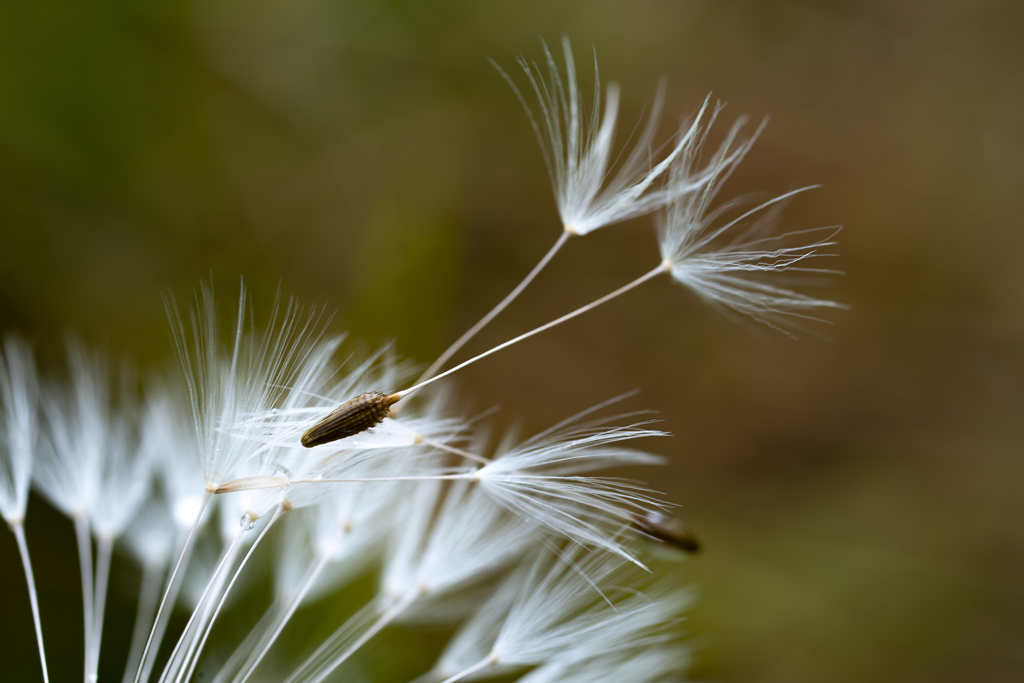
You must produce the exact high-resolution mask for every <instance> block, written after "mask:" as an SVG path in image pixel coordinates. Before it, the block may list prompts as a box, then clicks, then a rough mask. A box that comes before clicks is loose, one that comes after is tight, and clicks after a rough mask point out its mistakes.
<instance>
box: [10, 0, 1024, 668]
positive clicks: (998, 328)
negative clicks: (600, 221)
mask: <svg viewBox="0 0 1024 683" xmlns="http://www.w3.org/2000/svg"><path fill="white" fill-rule="evenodd" d="M563 32H564V33H566V34H568V35H569V36H570V37H571V39H572V40H573V41H574V45H575V47H576V53H577V58H578V61H579V62H580V64H581V71H582V73H583V75H584V81H585V82H586V83H588V84H589V82H590V77H591V74H590V68H589V59H588V51H589V49H590V45H591V44H593V45H594V46H595V47H596V49H597V53H598V57H599V60H600V66H601V73H602V76H603V77H604V78H607V79H614V80H617V81H619V82H620V83H621V85H622V87H623V95H624V112H623V119H622V125H620V140H624V139H625V137H626V136H627V135H628V131H629V130H630V127H631V126H632V123H633V122H634V121H635V120H637V119H638V118H639V116H640V115H641V113H642V111H643V107H644V105H645V103H649V102H650V101H651V99H652V97H653V93H654V90H655V88H656V85H657V80H658V77H659V76H661V75H665V76H667V77H668V82H669V96H668V106H667V112H669V117H668V118H669V121H667V123H666V126H665V133H666V134H668V132H669V130H670V128H671V124H672V123H673V118H674V117H676V116H679V115H683V114H687V113H690V112H692V111H693V110H694V109H695V108H696V107H697V106H698V105H699V102H700V101H701V99H702V98H703V97H704V96H705V95H706V94H707V93H708V92H713V94H714V96H716V97H719V98H722V99H723V100H727V101H728V102H729V106H728V108H727V109H726V111H725V114H726V117H727V118H728V119H731V118H733V117H735V116H738V115H740V114H742V113H750V114H752V115H753V116H754V117H755V118H760V117H761V116H763V115H765V114H770V115H771V122H770V125H769V126H768V128H767V130H766V131H765V133H764V134H763V135H762V137H761V138H760V140H759V141H758V143H757V145H756V146H755V148H754V150H753V152H752V153H751V154H750V156H749V157H748V159H747V160H746V161H745V162H744V164H743V166H742V167H741V169H740V170H739V171H738V172H737V173H736V174H735V175H734V176H733V178H732V179H731V180H730V182H729V185H728V186H727V188H726V189H725V192H724V194H723V196H727V195H729V194H738V193H744V192H748V191H751V190H766V191H771V192H781V191H785V190H788V189H792V188H793V187H796V186H798V185H802V184H810V183H822V184H823V185H824V189H822V190H820V191H816V192H813V193H809V194H808V195H805V196H803V197H802V198H801V199H799V200H798V201H796V202H795V203H794V204H792V205H791V207H790V208H789V209H788V210H787V214H786V224H787V225H789V226H792V227H794V228H801V227H809V226H814V225H826V224H834V223H842V224H844V225H845V226H846V227H845V228H844V230H843V232H842V234H841V241H842V244H841V247H840V252H841V254H842V258H841V260H840V261H839V262H838V265H839V267H841V268H842V269H843V270H845V271H846V272H847V275H846V276H845V277H843V278H840V279H837V281H836V282H835V285H834V287H833V288H832V289H831V290H830V291H828V292H827V294H828V295H829V296H832V297H833V298H836V299H838V300H841V301H843V302H845V303H848V304H850V305H851V306H852V309H851V310H850V311H849V312H847V313H842V314H838V315H835V316H832V318H833V320H834V322H835V324H834V325H833V326H832V327H830V328H829V329H828V335H829V339H828V340H826V341H822V340H818V339H814V338H805V339H802V340H800V341H796V342H794V341H791V340H789V339H788V338H785V337H782V336H781V335H775V334H767V335H764V334H751V333H750V331H749V330H747V329H743V328H741V327H737V326H735V325H733V324H732V323H730V322H728V321H726V320H724V319H723V318H722V317H721V316H719V315H717V314H716V313H715V312H714V311H711V310H708V309H707V308H705V307H703V306H701V305H699V304H698V303H697V302H695V301H694V300H693V298H692V297H690V296H688V295H687V294H686V293H685V292H684V291H683V290H681V289H679V288H677V287H673V286H670V284H669V283H668V282H667V281H664V282H657V283H656V284H654V285H648V286H647V288H646V289H645V290H643V291H642V293H640V292H638V293H636V294H634V295H632V296H631V297H630V298H627V299H622V300H619V301H617V302H615V303H613V304H611V305H609V306H607V307H606V308H604V309H603V310H601V311H599V312H596V313H593V314H590V315H588V316H587V317H584V318H582V319H579V320H577V321H575V322H573V323H572V324H569V325H566V326H564V327H562V328H559V329H557V330H555V331H553V332H551V333H549V334H546V335H543V336H541V337H538V338H536V339H534V340H532V341H530V342H528V343H526V344H523V345H522V346H520V347H518V348H515V349H512V350H510V351H507V352H504V353H503V354H502V355H500V356H497V357H494V358H492V359H489V360H487V361H485V362H482V363H480V364H479V365H477V366H475V367H474V368H472V369H471V370H469V371H467V372H465V373H464V374H463V375H462V378H461V380H460V381H461V385H462V387H463V388H464V390H465V392H466V394H467V395H469V396H472V397H473V398H474V399H475V401H476V404H477V405H478V406H483V407H486V406H489V405H493V404H500V405H501V406H502V408H503V409H502V412H501V415H502V416H504V417H503V418H502V419H511V417H512V416H517V415H521V416H523V420H524V422H525V425H526V427H527V428H528V429H537V428H541V427H544V426H547V425H549V424H551V423H552V422H554V421H557V420H558V419H561V418H563V417H565V416H567V415H569V414H571V413H573V412H575V411H577V410H579V409H582V408H584V407H586V406H588V405H590V404H593V403H596V402H599V401H601V400H604V399H606V398H609V397H610V396H613V395H616V394H619V393H621V392H624V391H628V390H631V389H634V388H642V389H643V394H642V395H641V396H640V398H639V399H634V401H633V402H632V403H631V404H630V407H647V408H652V409H656V410H658V411H659V412H660V414H661V417H662V418H663V420H664V425H665V428H666V429H668V430H670V431H672V432H673V433H674V434H675V437H674V438H673V439H672V440H671V441H663V442H659V443H654V444H651V447H652V448H653V449H655V450H657V451H659V452H661V453H663V454H665V455H667V456H670V458H671V465H670V466H669V467H668V468H667V469H666V470H664V471H660V472H653V473H652V472H649V473H647V476H648V478H650V479H653V480H654V481H653V483H654V484H655V485H656V487H657V488H660V489H662V490H664V491H665V492H666V493H668V494H669V496H670V497H671V498H672V499H673V500H675V501H677V502H679V503H680V504H681V505H682V508H681V511H682V514H683V516H684V517H685V518H686V519H687V520H688V521H689V522H690V523H692V525H693V526H694V527H695V528H696V529H697V530H698V531H699V533H700V535H701V536H702V538H703V540H704V542H705V544H706V552H704V553H703V554H702V555H700V556H698V557H697V558H696V559H695V560H694V561H691V562H688V563H686V565H685V566H684V567H683V571H685V572H686V574H687V576H688V577H689V580H690V581H692V582H693V583H695V584H696V585H697V586H698V587H699V589H700V592H701V600H700V603H699V606H698V607H697V608H696V610H695V611H694V612H693V617H692V621H691V624H690V628H691V630H692V632H693V633H694V634H696V635H695V639H694V643H695V644H697V645H699V646H700V648H701V649H700V651H699V653H698V655H697V658H696V664H695V668H694V670H693V676H694V678H697V679H704V680H717V681H725V682H736V683H745V682H748V681H766V682H774V681H788V682H791V683H792V682H796V683H799V682H803V681H807V682H812V681H816V682H822V681H835V682H846V681H850V682H853V681H864V680H900V681H963V680H971V681H1011V680H1013V681H1016V680H1021V679H1022V678H1024V647H1022V642H1024V524H1022V522H1024V496H1022V495H1021V489H1022V484H1024V458H1022V457H1021V448H1022V444H1024V420H1021V417H1020V416H1021V413H1022V410H1024V280H1022V276H1021V273H1022V272H1024V269H1022V265H1024V230H1022V226H1021V216H1022V215H1024V200H1022V196H1024V192H1022V191H1021V187H1022V184H1024V40H1022V39H1021V36H1022V35H1024V5H1021V3H1019V2H1012V1H1010V0H1007V1H1006V2H983V1H979V2H948V1H937V2H928V3H924V2H912V1H907V0H903V1H900V0H896V1H890V0H886V1H881V0H873V1H869V2H849V1H847V2H842V1H836V2H800V1H792V2H777V1H773V2H764V1H756V0H749V1H732V0H728V1H723V2H668V1H656V0H634V1H633V2H629V3H625V2H623V3H615V2H603V1H593V0H591V1H580V2H540V1H536V0H527V1H522V0H520V1H518V2H487V3H475V2H468V1H466V0H440V1H434V2H422V1H412V0H409V1H394V2H385V3H356V2H339V1H336V0H295V1H292V2H282V1H280V0H246V1H244V2H243V1H241V0H208V1H206V2H148V3H139V2H127V1H124V0H103V1H97V2H92V3H76V2H53V1H49V0H36V1H33V2H27V1H21V0H8V1H7V2H4V3H2V4H0V327H2V328H3V330H4V331H6V330H19V331H21V332H23V333H25V334H28V335H30V336H31V337H32V338H33V339H34V340H35V341H36V343H37V346H38V348H39V349H40V356H41V358H42V360H43V362H44V363H47V364H51V363H53V362H54V361H56V360H58V359H59V358H60V346H61V338H62V333H63V332H64V331H65V330H68V329H73V330H78V331H80V332H82V333H83V334H84V335H86V336H87V337H88V338H91V339H97V340H106V341H107V342H109V345H110V346H111V347H112V348H113V349H114V350H116V351H118V352H124V353H130V354H132V355H133V356H135V357H137V358H139V359H140V361H142V362H145V363H163V362H165V360H166V359H167V358H168V356H169V354H170V342H169V338H168V327H167V324H166V319H165V316H164V312H163V308H162V304H161V300H160V291H161V290H162V289H169V290H171V291H174V292H175V293H177V294H178V295H179V296H182V297H187V296H189V294H190V293H191V292H192V291H193V290H194V289H195V288H196V286H197V284H198V282H199V280H200V278H204V277H209V276H210V274H211V273H212V275H213V278H214V280H215V282H216V283H217V288H218V291H219V292H220V293H221V298H222V299H223V300H224V301H230V300H232V299H233V298H234V295H235V292H236V291H237V280H238V278H239V276H244V277H245V278H246V279H247V281H248V283H249V284H250V285H251V287H252V289H253V292H254V295H255V297H256V301H257V307H258V308H262V310H265V309H266V307H268V306H269V302H270V299H271V298H272V296H273V292H274V290H275V288H276V287H277V286H278V283H279V282H280V283H281V284H282V287H283V289H284V290H285V291H287V292H294V293H295V294H297V295H298V296H300V297H301V298H302V300H303V301H305V302H309V303H317V304H326V305H327V307H328V308H329V309H330V310H337V312H338V313H337V317H336V319H335V323H334V327H335V328H336V329H348V330H350V331H351V333H352V335H353V337H354V338H355V339H360V340H365V341H367V342H369V343H371V344H377V343H380V342H382V341H385V340H388V339H391V338H395V339H397V348H398V350H399V352H400V353H401V354H403V355H407V356H412V357H414V358H417V359H419V360H422V361H429V360H431V359H432V358H433V357H434V356H436V354H438V353H439V352H440V351H441V350H443V349H444V348H445V346H446V345H447V344H448V343H450V342H451V341H453V340H454V339H455V338H456V337H458V335H459V334H460V333H461V332H462V331H464V330H465V329H466V328H467V327H468V326H469V325H471V324H472V323H473V322H474V321H475V320H477V319H478V318H479V317H480V316H481V315H482V314H483V313H485V312H486V311H487V310H488V309H489V307H490V306H492V305H493V304H494V303H496V302H497V301H498V300H499V299H500V298H501V297H502V296H503V295H504V294H505V293H506V292H507V291H508V290H509V289H511V287H513V286H514V285H515V284H516V283H517V282H518V281H519V279H520V278H521V277H522V276H523V275H524V274H525V273H526V272H527V271H528V270H529V268H530V267H531V266H532V265H533V264H534V263H535V262H536V261H537V259H539V258H540V256H541V255H542V254H543V253H544V251H545V250H546V249H547V248H548V247H549V246H550V244H551V243H553V242H554V240H555V238H556V237H557V235H558V231H559V230H560V226H559V224H558V220H557V214H556V212H555V208H554V203H553V200H552V198H551V193H550V187H549V183H548V179H547V176H546V174H545V170H544V166H543V163H542V159H541V155H540V151H539V149H538V147H537V145H536V143H535V141H534V138H533V134H532V132H531V130H530V128H529V126H528V123H527V120H526V118H525V116H524V114H523V112H522V110H521V108H520V106H519V104H518V103H517V102H516V101H515V99H514V97H513V95H512V93H511V91H510V90H509V88H508V86H507V85H506V84H505V83H504V82H503V81H502V79H501V78H500V77H499V76H498V74H497V73H496V72H495V70H494V69H493V68H492V67H491V66H490V65H488V63H487V58H488V57H492V58H494V59H495V60H497V61H498V62H499V63H500V64H502V65H503V66H505V67H506V68H507V69H510V70H511V69H512V68H513V67H514V62H513V58H514V57H515V55H518V54H525V55H526V56H528V57H531V58H539V57H540V54H541V52H540V45H539V42H538V40H537V39H538V36H542V37H544V38H545V39H547V40H548V41H549V43H556V42H557V41H558V38H559V36H560V35H561V34H562V33H563ZM726 127H727V124H726V123H723V124H721V129H722V130H720V131H719V134H721V133H722V132H723V131H724V130H725V129H726ZM656 258H657V256H656V248H655V243H654V240H653V235H652V230H651V227H650V222H649V220H647V219H641V220H638V221H634V222H633V223H631V224H625V225H622V226H617V227H614V228H609V229H607V230H602V231H599V232H598V233H596V234H593V235H591V236H588V237H587V238H586V239H580V240H574V241H573V242H571V243H570V246H569V248H568V249H566V250H565V251H564V252H563V253H562V254H560V255H559V257H558V258H557V260H556V261H555V262H554V264H553V265H552V267H551V268H550V269H549V270H548V271H547V272H545V273H544V274H543V275H542V276H541V277H540V278H539V280H538V281H537V283H536V284H535V285H534V286H533V287H532V288H531V289H529V290H528V291H527V293H526V294H525V295H524V296H523V297H522V299H521V300H520V301H519V302H517V304H516V305H515V306H514V307H513V308H511V309H510V310H509V311H508V312H507V313H506V314H503V315H502V316H501V317H500V318H498V320H496V321H495V322H494V323H493V324H492V325H491V326H490V327H489V328H488V329H487V330H486V331H485V332H484V333H483V334H481V335H480V337H479V338H478V339H477V340H475V341H474V342H473V343H472V344H471V348H470V349H467V353H468V352H472V351H479V350H483V349H485V348H488V347H489V345H490V344H493V343H495V342H498V341H501V340H504V339H506V338H508V337H510V336H513V335H515V334H517V333H519V332H521V331H524V330H526V329H528V328H529V327H531V326H533V325H535V324H538V323H540V322H544V321H546V320H548V319H550V318H552V317H554V316H556V315H558V314H561V313H563V312H565V311H567V310H570V309H571V308H573V307H575V306H576V305H579V304H581V303H584V302H586V301H589V300H591V299H593V298H595V297H596V296H599V295H601V294H603V293H605V292H607V291H609V290H610V289H612V288H614V287H616V286H618V285H620V284H622V283H624V282H626V281H628V280H629V279H631V278H633V277H635V276H637V275H638V274H640V273H642V272H645V271H646V270H647V269H649V268H650V267H651V266H652V265H653V263H652V262H653V261H654V260H655V259H656ZM31 511H32V512H31V514H30V515H29V522H28V535H29V542H30V544H31V545H32V547H33V552H34V553H37V554H38V558H39V559H38V560H37V572H38V577H39V579H38V580H39V584H40V590H41V593H42V596H41V599H42V601H43V618H44V623H47V622H50V623H51V624H52V623H53V622H57V623H60V622H61V618H60V617H61V615H62V614H63V616H64V618H65V619H64V620H65V621H66V622H67V623H66V627H65V628H64V631H67V633H64V632H63V631H61V630H59V629H60V628H61V627H60V626H57V627H56V628H55V629H54V634H53V635H52V636H49V635H48V638H49V640H48V643H47V644H48V650H49V652H50V653H51V657H65V658H68V659H71V660H74V661H77V658H78V655H77V653H78V652H79V650H78V649H76V648H80V644H79V643H80V641H79V640H78V639H79V638H80V628H81V626H80V612H79V609H80V607H79V606H78V605H79V603H78V602H77V601H78V600H79V597H78V591H77V588H76V584H75V582H76V581H77V575H76V574H74V573H71V572H69V571H67V570H68V567H69V566H71V564H70V563H73V562H74V554H73V552H74V551H73V546H72V545H71V544H72V540H71V533H70V525H68V524H67V523H66V522H64V521H63V520H61V519H60V518H59V517H58V516H57V515H56V514H55V513H53V512H52V511H49V510H47V509H46V508H45V506H44V505H43V504H42V503H41V502H40V501H39V500H38V499H35V498H34V499H33V502H32V506H31ZM58 558H59V561H58ZM0 571H2V572H3V573H2V575H0V576H2V579H3V581H4V585H5V586H6V588H5V594H4V597H3V599H2V604H3V608H2V611H3V613H4V618H3V619H0V631H2V634H3V637H0V660H2V661H4V662H5V663H7V662H12V663H13V662H16V661H21V660H25V658H32V659H34V656H35V654H34V640H33V635H32V632H31V621H30V617H29V612H28V606H27V599H23V598H22V597H21V596H22V595H23V585H24V584H23V578H22V577H21V573H20V567H19V565H18V564H17V555H16V550H15V546H14V543H13V540H12V537H11V536H10V534H7V533H4V534H0ZM112 599H114V600H115V601H116V600H120V601H121V602H116V604H114V605H113V606H112V607H111V608H110V616H109V618H108V619H110V620H115V619H121V620H130V619H131V614H132V612H131V598H130V593H128V592H126V593H125V595H123V596H120V597H115V598H112ZM22 603H24V604H22ZM62 610H63V612H62ZM75 628H78V629H79V631H75V630H74V629H75ZM127 628H129V626H126V627H125V629H127ZM111 637H113V636H111ZM105 644H106V643H105ZM110 647H111V648H114V647H123V646H115V645H110ZM69 653H70V654H69ZM24 663H25V665H26V666H32V667H33V669H29V670H34V667H35V664H34V661H32V662H30V661H27V660H26V661H25V662H24Z"/></svg>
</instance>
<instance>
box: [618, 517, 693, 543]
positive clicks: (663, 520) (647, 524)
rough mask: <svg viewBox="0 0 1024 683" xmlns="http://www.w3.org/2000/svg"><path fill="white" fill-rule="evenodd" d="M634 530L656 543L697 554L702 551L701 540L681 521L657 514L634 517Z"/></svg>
mask: <svg viewBox="0 0 1024 683" xmlns="http://www.w3.org/2000/svg"><path fill="white" fill-rule="evenodd" d="M632 519H633V528H634V529H636V530H637V531H639V532H640V533H642V534H644V535H645V536H648V537H650V538H653V539H654V540H656V541H661V542H662V543H667V544H668V545H670V546H672V547H674V548H679V549H680V550H684V551H686V552H688V553H695V552H698V551H699V550H700V540H699V539H698V538H697V536H696V535H695V534H694V533H693V531H691V530H690V528H689V527H687V526H686V523H685V522H683V520H681V519H670V518H668V517H666V516H664V515H659V514H658V513H656V512H649V513H647V514H646V515H632Z"/></svg>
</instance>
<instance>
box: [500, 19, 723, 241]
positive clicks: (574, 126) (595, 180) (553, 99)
mask: <svg viewBox="0 0 1024 683" xmlns="http://www.w3.org/2000/svg"><path fill="white" fill-rule="evenodd" d="M541 42H542V46H543V49H544V67H543V68H542V67H540V66H538V65H537V64H536V63H532V62H528V61H527V60H526V59H524V58H522V57H520V58H519V59H518V62H519V65H520V66H521V67H522V69H523V71H524V72H525V73H526V77H527V79H528V81H529V83H530V86H531V87H532V89H533V91H534V93H535V95H536V97H537V105H538V107H539V110H540V117H539V119H540V121H539V122H538V118H537V117H535V116H534V114H533V110H532V109H531V107H530V105H529V104H528V103H527V101H526V99H525V98H524V97H523V95H522V93H521V92H520V90H519V88H518V87H516V85H515V82H514V81H513V80H512V79H511V78H510V77H509V76H508V75H507V74H506V73H505V72H504V71H502V70H501V69H500V67H499V68H498V70H499V71H500V72H501V74H502V76H504V78H505V80H506V81H507V82H508V83H509V85H510V86H511V87H512V89H513V91H514V92H515V94H516V97H517V98H518V99H519V101H520V103H521V104H522V105H523V108H524V109H525V110H526V114H527V116H528V117H529V119H530V125H531V126H532V127H533V130H534V133H535V134H536V136H537V140H538V142H540V146H541V150H542V152H543V155H544V163H545V165H546V166H547V170H548V175H549V176H550V178H551V185H552V188H553V189H554V192H555V200H556V204H557V205H558V213H559V216H560V217H561V220H562V225H563V226H564V227H565V229H566V231H567V232H569V233H573V234H579V235H585V234H587V233H589V232H592V231H594V230H597V229H599V228H602V227H605V226H608V225H613V224H615V223H620V222H622V221H625V220H628V219H630V218H636V217H638V216H643V215H646V214H648V213H650V212H652V211H655V210H657V209H658V208H660V207H661V206H663V205H664V204H665V202H666V201H668V200H669V199H670V198H671V194H670V193H669V192H666V191H665V190H664V189H658V188H656V186H655V181H656V180H657V179H658V178H659V176H661V175H662V174H663V173H665V171H666V170H667V169H668V168H669V166H670V165H671V164H672V162H673V161H674V160H675V159H676V157H677V156H679V155H680V154H681V153H682V152H683V151H684V150H685V149H686V148H687V147H688V146H689V145H691V144H693V140H694V138H695V137H696V135H697V133H698V131H699V129H700V127H699V123H700V120H701V118H702V116H703V114H704V111H705V109H706V107H707V102H706V101H705V103H704V105H703V106H702V107H701V108H700V110H699V111H698V113H697V114H696V115H695V116H694V117H693V119H692V121H690V122H689V123H688V124H684V126H683V127H682V129H681V130H680V132H679V135H678V136H677V139H676V141H675V144H674V146H673V147H672V148H671V149H670V150H669V151H668V152H667V153H665V154H659V152H660V150H655V149H653V143H654V136H655V135H656V134H657V131H658V124H659V122H660V116H661V109H662V106H663V103H664V97H665V93H664V90H665V88H664V83H662V84H661V85H660V86H659V88H658V92H657V95H656V97H655V100H654V104H653V106H652V107H651V112H650V114H649V115H648V117H647V123H646V124H645V125H644V127H643V129H642V130H641V131H640V133H639V135H638V136H637V138H636V140H635V142H634V143H633V146H632V149H631V150H630V151H629V153H628V154H626V155H625V156H624V157H623V158H622V159H621V160H620V161H619V162H618V164H617V169H616V171H615V173H614V175H612V176H611V179H610V180H609V167H610V166H611V165H612V163H613V160H614V157H613V146H614V144H615V126H616V121H617V119H618V113H619V87H618V85H617V84H615V83H609V84H608V87H607V88H606V89H605V100H604V113H603V115H602V114H601V80H600V76H599V73H598V68H597V56H596V54H595V57H594V94H593V100H592V102H591V105H590V108H589V111H587V106H586V104H585V99H584V97H583V93H582V90H581V88H580V85H579V81H578V79H577V76H576V64H575V61H574V59H573V56H572V48H571V46H570V45H569V39H568V37H563V38H562V52H563V56H564V60H565V76H564V79H563V76H562V72H561V69H560V68H559V67H558V64H557V63H556V61H555V58H554V56H553V55H552V54H551V51H550V50H549V49H548V46H547V44H545V43H544V42H543V41H541ZM495 66H497V65H495ZM659 156H660V158H658V157H659ZM655 158H658V160H657V162H656V163H653V165H652V160H653V159H655ZM692 185H693V188H691V190H692V189H694V188H696V187H699V185H700V181H699V179H693V181H692Z"/></svg>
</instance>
